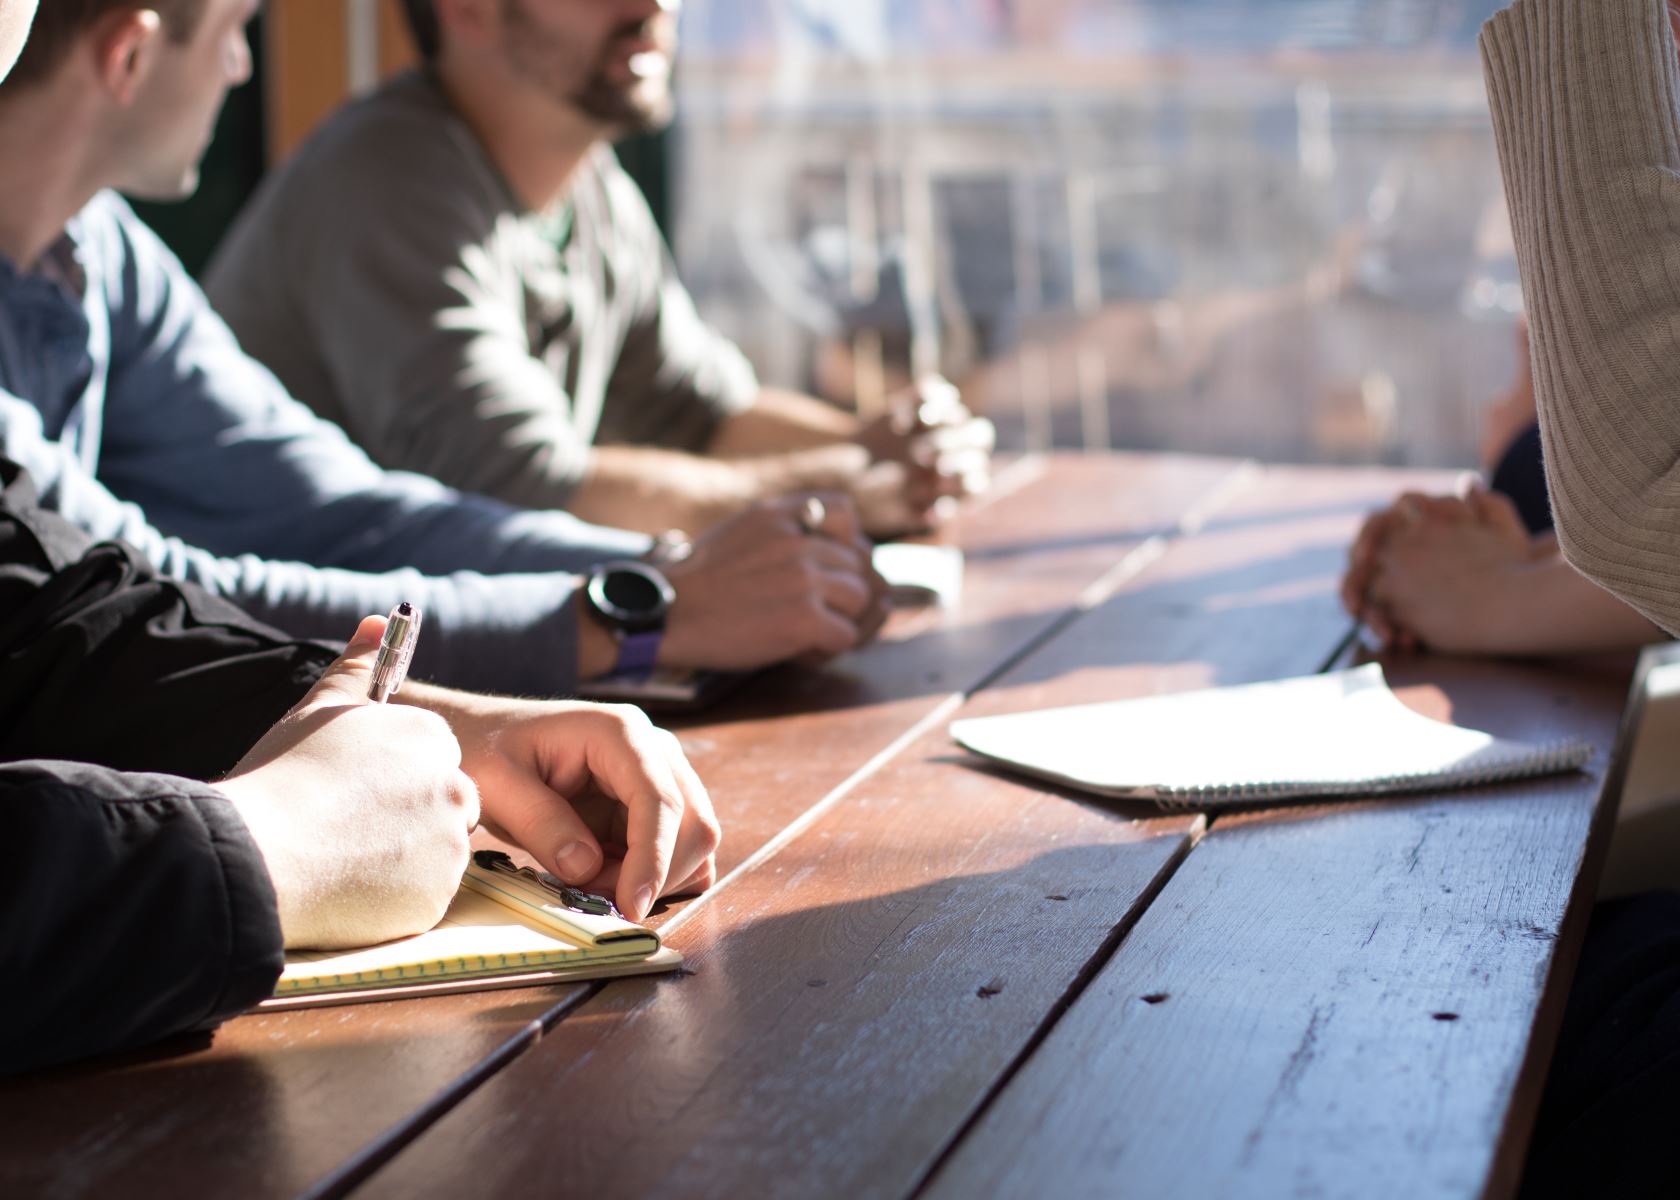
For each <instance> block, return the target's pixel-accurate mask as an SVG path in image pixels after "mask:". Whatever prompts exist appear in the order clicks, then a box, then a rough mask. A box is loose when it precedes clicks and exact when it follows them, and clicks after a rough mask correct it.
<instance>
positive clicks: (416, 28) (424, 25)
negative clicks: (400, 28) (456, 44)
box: [402, 0, 443, 62]
mask: <svg viewBox="0 0 1680 1200" xmlns="http://www.w3.org/2000/svg"><path fill="white" fill-rule="evenodd" d="M402 7H403V15H404V16H405V17H407V18H408V31H409V32H410V33H412V34H413V35H414V44H415V46H416V47H418V48H419V50H420V57H421V58H423V59H425V60H426V61H427V62H431V61H433V60H434V59H436V58H437V56H438V53H439V52H440V51H441V50H442V49H443V30H442V28H441V27H440V26H439V25H438V15H437V5H436V4H434V3H433V2H432V0H403V6H402Z"/></svg>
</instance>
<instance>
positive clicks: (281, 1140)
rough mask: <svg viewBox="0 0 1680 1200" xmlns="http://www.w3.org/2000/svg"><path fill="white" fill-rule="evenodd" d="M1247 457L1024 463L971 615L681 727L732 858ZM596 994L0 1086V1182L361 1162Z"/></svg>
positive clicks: (34, 1185)
mask: <svg viewBox="0 0 1680 1200" xmlns="http://www.w3.org/2000/svg"><path fill="white" fill-rule="evenodd" d="M1238 469H1239V468H1238V467H1237V465H1236V464H1233V463H1229V462H1213V461H1206V460H1191V459H1174V458H1170V457H1153V456H1152V457H1148V458H1143V457H1131V458H1126V457H1122V456H1113V457H1109V458H1106V459H1096V458H1090V459H1085V458H1068V459H1065V460H1057V461H1054V462H1051V463H1045V462H1043V461H1035V462H1024V463H1020V464H1017V465H1015V466H1014V467H1012V468H1010V469H1009V471H1008V472H1007V473H1006V474H1005V475H1004V476H1003V477H1002V481H1003V486H1002V487H1001V488H1000V494H999V496H998V497H997V499H996V500H995V501H993V502H992V503H990V504H988V505H985V506H977V508H976V509H975V511H973V512H972V513H970V514H969V515H968V516H966V517H965V518H964V520H963V521H962V522H960V523H959V525H958V527H957V529H956V531H955V533H954V536H955V538H956V540H957V541H958V542H959V543H960V544H962V545H964V546H965V547H966V548H967V549H968V551H969V552H970V555H971V564H972V565H971V570H970V572H969V577H968V580H967V594H966V597H965V601H964V604H963V606H962V608H961V610H960V611H958V612H955V613H951V614H945V615H941V614H937V613H932V614H907V615H905V616H904V617H903V618H902V619H901V620H896V621H895V624H894V626H893V628H892V629H891V630H890V631H889V636H888V638H887V639H886V640H885V641H884V642H883V644H882V645H880V646H877V647H875V648H872V649H870V650H868V651H865V652H863V653H862V654H859V655H855V656H852V658H850V659H847V660H842V661H841V662H840V663H837V664H835V665H834V666H832V667H831V668H829V669H828V670H825V671H822V672H816V673H799V672H784V673H778V674H772V675H771V676H768V677H766V678H765V679H764V680H763V681H761V683H760V684H759V686H758V687H757V688H755V690H754V692H753V693H752V694H749V695H743V696H741V697H739V698H738V700H737V701H735V702H732V703H731V704H730V705H729V706H727V707H726V708H724V709H723V710H722V711H721V712H719V713H717V714H715V715H713V716H711V717H709V718H707V719H706V720H705V721H704V722H702V723H697V724H692V725H691V726H690V727H689V728H688V729H687V730H686V731H685V732H684V734H683V737H684V741H685V744H686V745H687V746H688V749H689V751H690V753H691V755H692V756H693V758H694V760H695V762H696V764H697V766H698V767H699V768H700V770H701V772H702V775H703V776H704V777H705V778H706V779H707V781H708V785H709V787H710V788H711V791H712V793H713V796H714V798H715V799H716V801H717V804H718V807H719V811H720V814H721V815H722V817H723V818H724V820H725V823H726V826H727V828H728V831H729V834H728V841H727V842H726V846H725V854H724V859H723V861H724V865H725V869H728V868H729V867H730V866H731V865H733V864H738V863H739V862H740V861H742V860H744V859H745V858H747V857H749V856H750V855H751V854H753V853H754V852H755V851H756V850H757V849H758V848H759V847H761V846H762V845H763V844H764V843H765V842H766V841H768V840H769V839H770V838H772V837H774V836H776V835H777V834H778V833H779V832H781V830H782V829H783V828H784V827H785V825H786V824H787V823H788V822H789V821H792V820H795V819H797V818H798V817H799V816H800V815H801V814H802V813H804V812H805V811H806V810H807V809H808V808H810V807H811V806H812V805H813V804H815V803H817V802H818V801H819V800H821V799H822V797H823V796H825V795H826V794H828V793H829V792H831V791H833V790H835V789H837V788H839V787H840V786H841V785H843V784H844V783H845V782H846V780H847V779H848V778H849V777H850V776H852V775H853V774H854V773H855V772H857V771H858V770H859V769H860V768H861V767H863V766H864V765H865V764H866V763H867V762H869V761H870V760H871V759H872V758H874V757H876V756H879V755H880V754H882V753H883V752H884V751H886V750H887V749H889V748H890V747H891V746H892V744H893V742H894V740H895V739H896V738H898V737H899V736H900V735H902V734H904V733H905V732H906V731H908V730H910V729H911V728H913V727H914V726H915V724H916V723H917V722H919V721H923V720H925V719H927V718H928V717H929V716H930V715H931V714H932V713H934V712H936V711H937V710H939V709H940V708H941V706H942V705H945V704H946V703H947V701H948V700H949V698H950V696H951V695H952V693H953V691H955V690H958V689H961V688H963V687H966V686H969V685H972V684H973V683H976V682H978V681H979V680H980V679H982V678H983V677H984V676H985V675H986V674H987V673H989V672H990V671H993V670H995V669H996V668H997V667H998V666H999V665H1001V664H1002V663H1004V662H1005V661H1007V660H1008V658H1009V657H1010V656H1011V655H1012V654H1014V653H1015V652H1017V651H1018V650H1019V649H1021V648H1022V647H1024V646H1025V645H1027V644H1028V643H1030V641H1031V640H1032V639H1033V638H1035V637H1037V636H1039V635H1041V634H1042V633H1043V632H1045V631H1046V630H1048V629H1050V628H1051V627H1053V625H1054V624H1055V622H1056V621H1057V620H1058V619H1060V617H1061V616H1062V615H1063V614H1065V612H1066V611H1067V610H1068V609H1069V607H1070V606H1071V605H1072V604H1073V602H1074V600H1075V598H1076V597H1077V596H1078V595H1079V593H1080V592H1081V591H1082V590H1084V589H1086V588H1088V587H1090V586H1091V585H1092V583H1093V582H1094V581H1097V580H1099V579H1100V578H1101V577H1102V576H1103V575H1104V574H1106V573H1107V572H1109V571H1110V570H1111V569H1112V568H1113V567H1114V566H1115V564H1117V563H1119V562H1121V561H1122V560H1124V559H1125V557H1126V556H1127V555H1128V554H1130V553H1133V552H1135V551H1136V549H1137V548H1138V547H1139V546H1140V545H1147V544H1149V543H1150V540H1151V539H1153V538H1161V537H1164V536H1167V535H1168V534H1170V533H1171V532H1172V531H1173V530H1174V529H1175V528H1176V526H1177V522H1178V518H1179V517H1180V515H1181V514H1182V513H1183V512H1184V511H1185V510H1186V509H1189V508H1190V507H1191V506H1192V505H1193V504H1194V503H1195V502H1196V501H1198V500H1199V499H1201V498H1203V497H1205V496H1207V495H1208V494H1209V493H1210V492H1212V491H1213V490H1215V489H1216V488H1218V487H1219V485H1220V484H1221V483H1222V482H1224V481H1227V480H1229V479H1230V478H1232V476H1233V473H1234V472H1236V471H1238ZM585 994H588V992H587V991H586V989H584V988H581V987H579V986H576V985H574V986H572V987H568V988H545V989H532V990H529V991H519V992H491V993H479V994H475V995H466V996H455V997H448V998H434V999H428V1000H417V1001H408V1002H403V1003H400V1004H388V1005H379V1004H375V1005H360V1006H355V1007H351V1008H341V1009H325V1010H319V1011H313V1012H293V1013H285V1014H280V1013H271V1014H260V1015H254V1016H249V1017H244V1018H240V1019H238V1020H236V1021H233V1022H230V1023H228V1024H227V1025H226V1026H224V1027H223V1028H222V1029H221V1030H220V1031H218V1033H217V1034H216V1036H215V1038H214V1040H213V1041H212V1042H211V1043H210V1044H209V1045H208V1046H205V1045H202V1044H194V1043H185V1044H176V1045H173V1046H170V1047H168V1048H166V1052H165V1053H166V1056H165V1057H159V1056H157V1055H153V1056H149V1057H146V1058H143V1059H137V1060H129V1061H126V1062H124V1063H122V1064H115V1065H114V1064H110V1063H105V1064H95V1065H92V1066H88V1067H80V1068H75V1069H72V1070H68V1071H62V1072H54V1073H48V1074H44V1075H37V1076H32V1077H30V1078H28V1079H26V1080H21V1081H16V1082H12V1083H5V1084H0V1192H5V1193H12V1192H16V1193H19V1194H30V1193H32V1192H34V1191H38V1190H43V1189H44V1188H47V1186H48V1185H51V1190H53V1191H54V1192H55V1193H56V1194H63V1195H88V1194H93V1193H95V1192H99V1191H109V1190H110V1189H112V1188H113V1187H115V1188H117V1189H118V1190H120V1192H121V1193H122V1194H124V1195H151V1194H159V1195H162V1194H165V1193H178V1192H179V1190H180V1189H181V1187H183V1186H184V1185H186V1184H188V1183H191V1184H192V1186H193V1187H194V1188H195V1189H198V1190H201V1191H204V1192H207V1193H229V1194H232V1193H237V1194H241V1195H290V1194H294V1193H296V1192H298V1191H300V1190H303V1189H305V1188H307V1187H310V1186H312V1185H314V1184H316V1183H318V1182H320V1181H321V1180H322V1179H324V1178H327V1177H329V1176H335V1175H336V1174H337V1173H340V1172H343V1171H346V1170H348V1171H349V1172H350V1173H351V1174H352V1175H353V1174H354V1171H355V1169H356V1163H357V1161H358V1160H357V1156H358V1155H360V1154H364V1153H365V1154H366V1155H368V1156H369V1159H370V1160H371V1161H377V1160H378V1159H379V1158H380V1156H382V1155H383V1154H384V1153H386V1152H387V1150H388V1147H387V1146H385V1145H384V1144H382V1143H381V1139H390V1140H391V1141H392V1142H393V1143H400V1142H401V1141H402V1140H403V1139H404V1138H406V1137H407V1136H409V1135H410V1134H411V1133H412V1132H413V1130H414V1128H415V1127H416V1126H417V1125H418V1124H420V1123H422V1122H423V1120H424V1119H428V1113H429V1109H430V1108H431V1107H433V1106H439V1105H446V1104H447V1103H451V1102H453V1099H454V1097H455V1093H456V1092H458V1091H459V1090H461V1089H465V1088H469V1087H471V1086H474V1085H475V1084H476V1083H477V1082H478V1080H479V1078H480V1077H481V1075H482V1074H483V1073H485V1072H486V1071H487V1070H488V1069H489V1067H493V1066H497V1065H499V1060H498V1059H497V1056H498V1055H502V1056H503V1057H512V1056H513V1055H515V1054H516V1053H517V1052H519V1050H521V1049H522V1048H523V1047H525V1046H526V1045H528V1044H529V1043H530V1042H532V1041H534V1040H535V1038H536V1037H537V1036H538V1034H539V1033H540V1030H541V1028H542V1025H543V1023H544V1022H548V1023H552V1022H553V1021H555V1020H558V1019H559V1016H560V1013H561V1012H562V1011H563V1010H564V1007H565V1006H566V1005H568V1004H571V1003H574V1002H575V1001H576V1000H577V999H578V998H579V997H580V996H582V995H585ZM487 1063H488V1064H489V1066H488V1067H487V1065H486V1064H487ZM93 1149H97V1153H92V1152H91V1150H93ZM14 1163H15V1164H17V1166H16V1167H15V1169H14V1167H13V1166H12V1164H14ZM14 1170H15V1173H14ZM14 1182H16V1184H17V1186H16V1187H13V1186H12V1184H13V1183H14Z"/></svg>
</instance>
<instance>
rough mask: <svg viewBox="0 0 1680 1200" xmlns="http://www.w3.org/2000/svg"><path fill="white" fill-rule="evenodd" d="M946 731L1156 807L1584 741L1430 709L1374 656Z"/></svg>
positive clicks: (1522, 771)
mask: <svg viewBox="0 0 1680 1200" xmlns="http://www.w3.org/2000/svg"><path fill="white" fill-rule="evenodd" d="M951 736H952V737H953V738H955V739H956V741H957V742H958V743H960V744H961V745H963V746H964V747H966V748H967V749H969V750H971V751H973V752H974V753H975V754H979V755H981V756H983V757H985V758H989V759H992V760H994V761H996V762H999V763H1002V764H1003V765H1005V766H1007V767H1010V768H1012V769H1014V770H1017V771H1021V772H1024V773H1026V774H1028V775H1033V776H1036V777H1038V778H1042V779H1048V780H1052V781H1054V782H1056V783H1060V784H1065V785H1067V786H1069V787H1075V788H1081V789H1083V790H1085V791H1089V792H1095V793H1098V794H1099V795H1104V796H1113V797H1116V798H1120V799H1128V800H1148V801H1153V802H1154V803H1156V804H1158V805H1160V806H1161V807H1163V808H1187V809H1198V810H1200V809H1219V808H1225V807H1237V806H1243V805H1253V804H1265V803H1270V802H1272V801H1279V800H1295V799H1303V798H1309V797H1344V796H1345V797H1358V796H1381V795H1388V794H1391V793H1396V792H1415V791H1435V790H1439V789H1443V788H1456V787H1469V786H1472V785H1474V784H1481V783H1493V782H1496V781H1498V780H1505V779H1519V778H1524V777H1528V776H1533V775H1548V774H1552V773H1554V772H1558V771H1568V770H1575V769H1578V768H1580V767H1582V766H1585V765H1586V763H1587V762H1588V761H1589V760H1590V759H1591V758H1592V755H1593V747H1592V746H1591V745H1590V744H1589V743H1587V742H1581V741H1559V742H1551V743H1545V744H1531V743H1527V742H1516V741H1510V740H1506V739H1502V738H1496V737H1494V736H1493V735H1492V734H1489V733H1483V732H1481V731H1479V730H1475V729H1465V728H1462V727H1460V726H1457V725H1447V724H1443V723H1442V722H1440V721H1432V720H1430V719H1429V718H1428V717H1425V716H1423V715H1421V714H1419V713H1415V712H1413V711H1412V710H1411V709H1409V708H1407V707H1406V706H1405V705H1404V704H1402V703H1401V702H1400V700H1399V698H1398V697H1397V696H1395V695H1394V693H1393V692H1391V691H1389V689H1388V683H1387V681H1386V680H1385V679H1384V678H1383V673H1382V668H1381V667H1380V666H1379V665H1377V664H1375V663H1372V664H1369V665H1367V666H1363V667H1357V668H1354V669H1352V670H1348V671H1335V672H1330V673H1327V674H1323V675H1310V676H1306V677H1304V678H1300V679H1284V680H1279V681H1276V682H1273V683H1257V684H1249V685H1246V686H1242V687H1230V688H1216V689H1212V690H1208V691H1198V692H1184V693H1180V694H1177V695H1169V696H1151V697H1147V698H1145V699H1139V700H1121V701H1115V702H1112V703H1108V704H1087V705H1081V706H1079V707H1075V708H1055V709H1043V710H1040V711H1038V712H1029V713H1021V714H1018V715H1015V716H1005V717H978V718H974V719H971V720H966V721H955V722H953V723H952V725H951Z"/></svg>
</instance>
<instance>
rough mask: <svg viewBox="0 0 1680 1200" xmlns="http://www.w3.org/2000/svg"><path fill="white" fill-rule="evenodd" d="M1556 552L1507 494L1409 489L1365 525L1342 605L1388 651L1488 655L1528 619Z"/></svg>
mask: <svg viewBox="0 0 1680 1200" xmlns="http://www.w3.org/2000/svg"><path fill="white" fill-rule="evenodd" d="M1555 553H1556V550H1555V543H1553V542H1551V541H1550V540H1549V539H1545V538H1541V539H1536V538H1534V537H1533V536H1531V535H1530V534H1529V532H1528V530H1527V528H1526V527H1525V526H1524V525H1523V521H1522V517H1521V516H1520V514H1519V513H1518V512H1517V509H1516V506H1515V505H1514V504H1512V503H1511V501H1510V500H1509V499H1508V498H1507V497H1505V496H1503V495H1500V494H1499V493H1497V492H1489V491H1485V490H1483V489H1482V488H1481V487H1479V486H1473V487H1471V488H1469V489H1468V490H1467V491H1466V492H1465V493H1464V494H1463V495H1459V496H1425V495H1422V494H1419V493H1415V492H1409V493H1407V494H1405V495H1402V496H1401V497H1400V498H1399V499H1398V500H1396V501H1395V502H1394V504H1393V505H1391V506H1390V507H1389V508H1387V509H1384V510H1382V511H1380V512H1377V513H1374V514H1373V515H1372V516H1370V517H1369V518H1368V519H1367V520H1366V521H1365V524H1364V526H1363V527H1362V528H1361V529H1360V531H1359V536H1358V537H1357V538H1356V539H1355V540H1354V543H1353V547H1352V549H1351V550H1350V551H1349V553H1348V566H1347V571H1346V573H1345V574H1344V575H1343V577H1342V584H1341V597H1342V604H1343V605H1344V607H1346V609H1347V610H1348V612H1349V613H1351V614H1352V615H1353V616H1354V617H1356V618H1357V619H1359V620H1361V621H1363V622H1364V623H1365V624H1366V626H1367V627H1368V628H1369V629H1370V630H1371V631H1372V633H1374V634H1375V635H1376V636H1377V638H1378V639H1379V640H1380V641H1381V642H1382V644H1383V646H1384V648H1385V649H1393V650H1415V649H1422V648H1428V649H1431V650H1436V651H1440V652H1443V653H1477V652H1486V651H1487V650H1489V649H1490V648H1492V647H1495V646H1498V645H1499V644H1500V643H1501V642H1502V641H1503V640H1504V638H1503V631H1502V629H1501V626H1504V625H1509V624H1510V623H1511V622H1513V621H1516V620H1518V619H1520V617H1519V614H1520V613H1521V611H1522V610H1523V608H1524V605H1523V590H1524V588H1525V581H1526V580H1527V579H1528V578H1529V576H1530V575H1531V573H1532V569H1533V568H1534V567H1535V565H1536V564H1538V563H1540V562H1543V561H1545V560H1548V559H1550V558H1551V557H1553V556H1555Z"/></svg>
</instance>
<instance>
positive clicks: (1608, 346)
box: [1481, 0, 1680, 633]
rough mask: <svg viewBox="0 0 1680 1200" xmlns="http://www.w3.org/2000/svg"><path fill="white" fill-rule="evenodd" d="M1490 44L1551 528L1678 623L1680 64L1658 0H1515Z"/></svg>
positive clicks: (1575, 557)
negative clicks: (1679, 70) (1552, 518)
mask: <svg viewBox="0 0 1680 1200" xmlns="http://www.w3.org/2000/svg"><path fill="white" fill-rule="evenodd" d="M1481 47H1482V59H1483V66H1484V69H1485V72H1486V76H1487V85H1488V99H1489V103H1490V105H1491V107H1492V110H1493V124H1494V133H1495V135H1496V137H1497V140H1498V145H1499V159H1500V168H1501V171H1502V172H1503V174H1504V178H1505V191H1506V195H1507V198H1508V201H1509V204H1510V210H1511V226H1512V231H1513V233H1514V235H1515V238H1516V246H1517V258H1518V264H1519V267H1520V269H1521V272H1522V283H1523V297H1524V301H1525V303H1526V305H1527V308H1528V316H1529V325H1530V335H1529V340H1530V343H1531V346H1532V349H1533V358H1534V385H1535V389H1534V390H1535V396H1536V398H1537V400H1538V402H1539V408H1540V429H1541V434H1542V437H1543V439H1544V446H1545V458H1546V476H1547V484H1548V487H1549V489H1550V491H1551V497H1552V507H1553V510H1554V515H1555V517H1556V520H1557V529H1558V538H1559V541H1560V543H1561V544H1562V547H1563V551H1564V554H1565V555H1566V556H1567V558H1568V559H1569V561H1570V562H1571V563H1572V564H1574V566H1575V567H1576V568H1577V569H1578V570H1580V571H1581V573H1582V574H1584V575H1586V576H1587V577H1588V578H1590V579H1592V580H1594V581H1596V582H1597V583H1599V584H1601V585H1602V586H1603V587H1605V588H1607V589H1608V590H1610V591H1611V592H1614V593H1615V594H1616V595H1618V596H1620V597H1621V598H1622V599H1624V600H1626V601H1627V602H1628V603H1629V604H1631V605H1632V606H1633V607H1635V608H1637V609H1638V610H1639V611H1640V612H1642V613H1644V614H1645V615H1646V616H1648V617H1650V618H1651V620H1653V621H1655V622H1656V623H1657V624H1659V625H1661V626H1662V627H1663V628H1664V629H1667V630H1668V631H1669V632H1670V633H1675V632H1680V176H1677V174H1676V173H1677V172H1680V114H1677V112H1676V101H1677V98H1680V90H1677V89H1680V78H1677V69H1676V61H1675V47H1674V36H1673V33H1672V32H1671V30H1670V28H1669V23H1668V18H1667V13H1666V9H1665V6H1664V4H1663V0H1517V3H1516V4H1514V5H1512V6H1511V7H1510V8H1509V9H1507V10H1505V11H1504V12H1501V13H1499V14H1498V15H1497V16H1495V17H1494V18H1493V19H1492V20H1491V21H1489V22H1488V24H1487V26H1486V28H1485V29H1484V30H1483V32H1482V38H1481Z"/></svg>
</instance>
